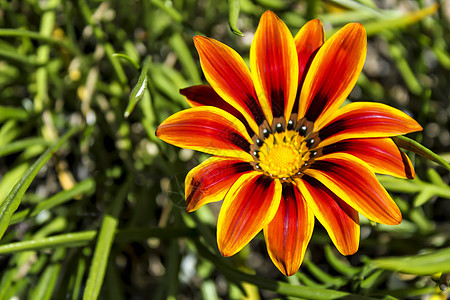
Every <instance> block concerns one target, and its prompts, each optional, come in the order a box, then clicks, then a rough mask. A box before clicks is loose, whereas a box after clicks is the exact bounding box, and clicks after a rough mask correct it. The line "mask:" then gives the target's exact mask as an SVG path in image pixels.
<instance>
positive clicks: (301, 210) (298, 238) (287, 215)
mask: <svg viewBox="0 0 450 300" xmlns="http://www.w3.org/2000/svg"><path fill="white" fill-rule="evenodd" d="M313 228H314V215H313V213H312V211H311V210H310V209H309V208H308V206H307V205H306V202H305V199H304V198H303V196H302V194H300V191H299V190H298V189H297V187H296V186H294V185H292V184H283V191H282V196H281V202H280V206H279V207H278V211H277V213H276V214H275V217H274V218H273V219H272V221H271V222H270V223H269V224H268V225H267V226H266V227H264V237H265V239H266V244H267V250H268V252H269V255H270V258H271V259H272V261H273V263H274V264H275V266H277V268H278V269H279V270H280V271H281V272H282V273H283V274H284V275H286V276H291V275H293V274H294V273H295V272H297V270H298V268H300V265H301V264H302V261H303V257H304V256H305V251H306V247H307V246H308V243H309V240H310V239H311V235H312V233H313Z"/></svg>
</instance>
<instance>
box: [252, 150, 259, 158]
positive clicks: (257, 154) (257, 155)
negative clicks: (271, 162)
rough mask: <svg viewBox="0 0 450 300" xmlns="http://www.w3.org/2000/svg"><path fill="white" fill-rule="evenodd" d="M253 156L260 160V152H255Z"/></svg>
mask: <svg viewBox="0 0 450 300" xmlns="http://www.w3.org/2000/svg"><path fill="white" fill-rule="evenodd" d="M253 156H254V157H256V158H259V151H258V150H255V151H253Z"/></svg>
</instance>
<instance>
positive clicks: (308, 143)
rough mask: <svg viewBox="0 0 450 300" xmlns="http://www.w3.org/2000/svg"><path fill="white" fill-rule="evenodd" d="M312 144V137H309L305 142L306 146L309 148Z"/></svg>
mask: <svg viewBox="0 0 450 300" xmlns="http://www.w3.org/2000/svg"><path fill="white" fill-rule="evenodd" d="M312 145H314V139H310V140H308V141H307V142H306V146H307V147H308V148H310V147H311V146H312Z"/></svg>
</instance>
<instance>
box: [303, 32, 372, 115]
mask: <svg viewBox="0 0 450 300" xmlns="http://www.w3.org/2000/svg"><path fill="white" fill-rule="evenodd" d="M366 51H367V38H366V31H365V29H364V27H363V26H362V25H361V24H348V25H346V26H344V27H343V28H342V29H341V30H339V31H338V32H336V33H335V34H334V35H333V36H332V37H331V38H330V39H328V40H327V41H326V42H325V43H324V44H323V46H322V47H320V49H319V50H318V51H317V54H316V55H315V56H314V59H313V61H312V63H311V66H310V68H309V69H308V73H307V74H306V77H305V81H304V83H303V86H302V91H301V94H300V106H299V116H298V117H299V118H303V117H306V119H307V120H309V121H311V122H315V121H316V120H317V121H318V123H320V122H321V121H320V119H321V118H326V116H327V115H328V114H329V113H332V112H334V111H335V110H336V109H338V108H339V106H341V104H342V103H343V102H344V100H345V99H346V98H347V96H348V95H349V94H350V92H351V90H352V89H353V87H354V85H355V83H356V80H357V79H358V77H359V74H360V73H361V70H362V68H363V65H364V61H365V58H366Z"/></svg>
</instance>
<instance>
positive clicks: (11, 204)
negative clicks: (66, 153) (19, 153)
mask: <svg viewBox="0 0 450 300" xmlns="http://www.w3.org/2000/svg"><path fill="white" fill-rule="evenodd" d="M79 131H81V128H80V127H74V128H72V129H71V130H69V131H68V132H67V133H66V134H65V135H64V136H63V137H62V138H60V139H59V141H57V142H56V143H55V144H54V145H53V146H51V147H50V148H48V149H47V151H45V152H44V153H43V154H42V155H41V156H40V157H39V158H38V159H37V160H36V162H35V163H34V164H33V165H32V166H31V167H30V168H29V169H28V170H27V171H26V172H25V175H24V176H23V177H22V178H21V179H20V180H19V182H17V183H16V185H15V186H14V187H13V189H12V190H11V192H10V193H9V194H8V196H7V197H6V199H5V200H4V201H3V202H2V203H1V204H0V239H1V237H3V234H4V233H5V230H6V228H8V225H9V221H10V220H11V216H12V214H13V213H14V212H15V211H16V210H17V208H18V207H19V204H20V201H21V200H22V197H23V195H24V194H25V191H26V190H27V189H28V187H29V186H30V184H31V182H32V181H33V179H34V178H35V177H36V175H37V173H38V172H39V170H40V169H41V168H42V167H43V166H44V165H45V164H46V163H47V161H48V160H49V159H50V158H51V157H52V156H53V154H54V153H55V152H56V151H58V149H59V148H60V147H61V146H62V145H64V144H65V143H66V142H67V140H68V139H69V138H70V137H71V136H73V135H74V134H76V133H78V132H79Z"/></svg>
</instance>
